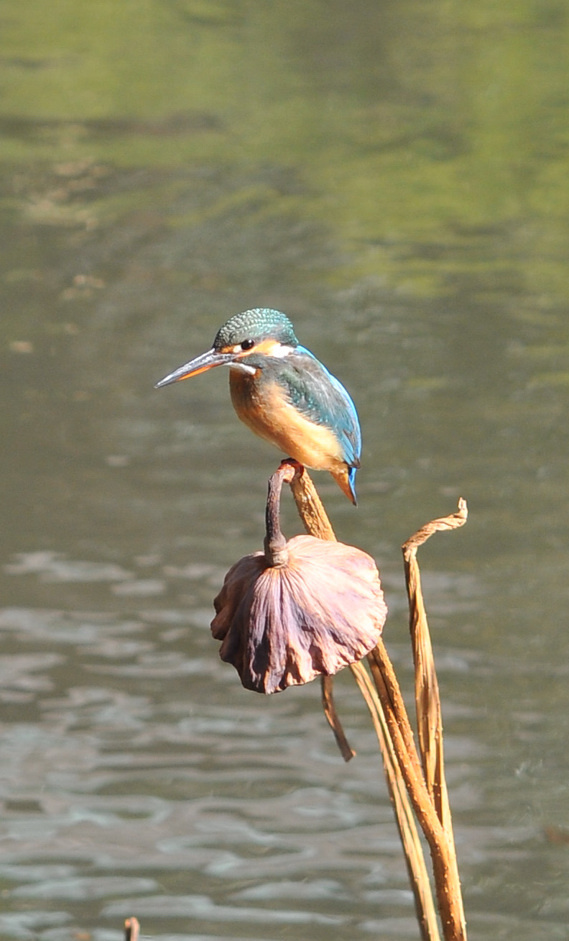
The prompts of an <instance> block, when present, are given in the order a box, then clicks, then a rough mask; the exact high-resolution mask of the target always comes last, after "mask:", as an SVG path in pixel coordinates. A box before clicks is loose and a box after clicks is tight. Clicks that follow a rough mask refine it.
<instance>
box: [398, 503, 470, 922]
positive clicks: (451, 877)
mask: <svg viewBox="0 0 569 941" xmlns="http://www.w3.org/2000/svg"><path fill="white" fill-rule="evenodd" d="M467 518H468V509H467V505H466V501H465V500H464V499H462V497H461V498H460V500H459V501H458V511H457V512H456V513H453V514H451V515H450V516H445V517H440V518H439V519H435V520H432V521H431V522H429V523H427V524H426V525H425V526H422V527H421V529H419V530H418V531H417V532H416V533H415V534H414V535H413V536H411V538H410V539H408V540H407V541H406V542H405V543H404V544H403V546H402V551H403V560H404V566H405V580H406V584H407V594H408V598H409V627H410V632H411V645H412V649H413V662H414V665H415V707H416V712H417V731H418V740H419V751H420V753H421V761H422V765H423V771H424V775H425V783H426V786H427V789H428V792H429V794H430V796H431V799H432V802H433V807H434V809H435V811H436V814H437V817H438V819H439V820H440V822H441V824H442V826H443V830H444V833H445V837H446V851H445V854H444V856H439V855H438V854H437V855H433V867H434V872H435V880H436V882H437V892H438V893H440V894H443V895H444V894H445V893H447V894H446V895H445V898H447V897H448V887H449V886H450V885H454V886H455V893H456V899H455V900H454V902H453V909H452V912H448V913H447V916H446V918H447V921H446V923H445V916H444V909H443V908H441V901H440V898H439V908H440V911H441V916H443V926H445V925H446V930H445V938H446V937H447V936H448V937H449V938H452V939H454V938H455V937H458V938H465V937H466V926H465V921H464V911H463V907H462V894H461V891H460V880H459V875H458V863H457V859H456V849H455V843H454V836H453V828H452V817H451V811H450V804H449V800H448V791H447V786H446V778H445V773H444V751H443V726H442V715H441V703H440V694H439V685H438V680H437V674H436V668H435V660H434V655H433V648H432V643H431V636H430V632H429V625H428V621H427V613H426V610H425V604H424V600H423V592H422V588H421V573H420V570H419V564H418V562H417V550H418V548H419V546H421V545H423V543H424V542H426V541H427V539H429V538H430V536H432V535H433V533H436V532H443V531H449V530H452V529H456V528H458V527H459V526H463V525H464V523H465V522H466V520H467ZM439 882H440V885H439ZM451 918H452V920H453V921H454V922H456V924H455V926H454V927H453V928H452V932H459V933H458V934H455V933H451V927H450V919H451ZM447 931H448V932H449V933H448V935H447V933H446V932H447Z"/></svg>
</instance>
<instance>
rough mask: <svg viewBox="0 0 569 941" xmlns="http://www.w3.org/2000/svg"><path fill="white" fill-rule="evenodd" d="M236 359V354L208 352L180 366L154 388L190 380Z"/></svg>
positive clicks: (212, 350)
mask: <svg viewBox="0 0 569 941" xmlns="http://www.w3.org/2000/svg"><path fill="white" fill-rule="evenodd" d="M234 359H235V354H234V353H218V352H217V351H216V350H214V349H211V350H208V351H207V353H202V354H201V356H196V358H195V359H191V360H190V362H189V363H185V364H184V365H183V366H179V367H178V369H175V370H174V372H171V373H169V374H168V375H167V376H164V378H163V379H161V380H160V382H157V383H156V385H155V386H154V388H155V389H161V388H162V387H163V386H169V385H171V383H172V382H179V381H180V380H181V379H190V378H191V376H197V375H198V374H199V373H200V372H206V370H208V369H213V367H214V366H226V365H227V364H228V363H231V362H232V360H234Z"/></svg>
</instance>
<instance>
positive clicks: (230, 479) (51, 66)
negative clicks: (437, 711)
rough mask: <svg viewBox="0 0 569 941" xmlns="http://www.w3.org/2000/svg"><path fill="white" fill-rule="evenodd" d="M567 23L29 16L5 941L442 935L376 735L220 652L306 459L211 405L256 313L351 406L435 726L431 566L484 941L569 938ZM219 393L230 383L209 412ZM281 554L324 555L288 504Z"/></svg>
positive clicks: (17, 145) (378, 552)
mask: <svg viewBox="0 0 569 941" xmlns="http://www.w3.org/2000/svg"><path fill="white" fill-rule="evenodd" d="M567 29H568V19H567V11H566V9H565V7H564V6H563V5H562V4H555V3H552V4H543V3H537V2H534V3H531V2H527V3H521V2H506V3H505V4H501V5H500V7H499V8H497V7H496V5H495V4H491V3H481V4H478V5H476V7H475V8H474V7H472V8H471V7H468V8H461V7H457V6H456V5H452V4H451V5H449V4H443V3H441V2H434V3H430V4H422V3H416V2H411V0H404V2H402V3H398V4H391V3H387V2H381V3H377V2H373V3H372V2H365V0H362V2H361V3H356V4H351V5H346V4H343V3H339V2H331V3H326V4H323V3H320V2H317V0H308V2H307V0H304V2H303V3H302V4H299V3H296V2H292V3H291V2H287V3H285V2H276V3H273V4H264V3H261V2H255V0H253V2H249V3H229V2H223V0H204V2H200V3H198V2H195V0H183V2H182V0H180V2H177V0H176V2H172V3H169V2H163V0H148V2H147V3H145V4H140V3H136V4H135V3H134V2H126V3H118V2H117V0H106V2H105V3H99V4H95V5H83V6H81V5H80V6H79V7H78V6H77V5H76V4H75V3H73V2H72V0H61V2H59V3H57V4H55V5H50V6H49V9H48V7H46V6H45V4H44V3H43V0H30V2H29V3H28V4H26V5H25V11H24V5H21V4H19V3H16V2H15V0H8V2H7V3H5V4H4V7H3V13H2V30H1V31H0V89H1V99H0V161H1V168H2V179H1V181H0V237H1V241H2V246H3V248H2V253H1V255H0V295H1V296H0V302H1V307H2V316H1V318H0V367H1V368H0V389H1V392H2V399H3V404H2V409H1V413H0V435H1V440H2V448H1V462H2V500H1V505H2V521H1V525H0V563H1V572H0V588H1V592H2V595H1V599H0V638H1V645H0V700H1V705H0V810H1V815H0V880H1V884H0V937H1V938H6V939H7V941H8V939H41V941H78V939H88V938H92V939H94V941H111V939H114V938H120V937H121V934H122V923H123V921H124V919H125V917H127V916H129V915H136V916H137V917H138V918H139V919H140V921H141V924H142V931H143V935H144V937H148V938H159V939H162V941H174V939H179V941H181V939H184V941H216V939H219V941H231V939H245V938H246V939H249V941H305V939H307V938H311V939H313V941H319V939H324V938H326V939H327V941H328V939H338V941H353V939H362V941H364V939H366V938H381V939H382V941H390V939H393V941H397V939H406V938H409V939H415V938H417V937H418V930H417V925H416V921H415V917H414V910H413V901H412V896H411V893H410V890H409V887H408V883H407V877H406V870H405V865H404V863H403V860H402V855H401V849H400V846H399V841H398V836H397V833H396V829H395V826H394V823H393V819H392V812H391V808H390V805H389V801H388V799H387V795H386V791H385V785H384V782H383V777H382V769H381V766H380V762H379V757H378V753H377V745H376V743H375V740H374V734H373V731H372V729H371V726H370V723H369V719H368V716H367V714H366V709H365V706H364V704H363V702H361V701H360V698H359V696H358V694H357V691H356V688H355V686H354V684H353V683H352V681H351V679H350V677H349V676H347V675H341V676H340V677H339V678H338V680H337V682H336V694H337V700H338V707H339V710H340V713H341V716H342V719H343V722H344V725H345V728H346V731H347V733H348V737H349V739H350V742H351V744H352V745H353V746H354V747H355V748H356V750H357V752H358V754H357V757H356V758H355V759H354V760H353V761H352V762H351V763H350V764H349V765H345V764H344V763H343V762H342V760H341V758H340V756H339V754H338V752H337V749H336V745H335V742H334V740H333V738H332V736H331V733H330V731H329V729H328V727H327V725H326V722H325V720H324V717H323V715H322V711H321V706H320V689H319V685H318V684H317V683H313V684H310V685H308V686H306V687H303V688H300V689H296V690H289V691H287V692H286V693H282V694H277V695H276V696H273V697H268V698H265V697H262V696H259V695H257V694H254V693H251V692H246V691H245V690H243V689H241V687H240V685H239V680H238V677H237V674H236V673H235V672H234V670H233V669H232V668H231V667H230V666H228V665H226V664H222V663H221V662H220V661H219V658H218V654H217V644H216V642H214V641H213V640H212V638H211V636H210V632H209V623H210V620H211V617H212V613H213V611H212V599H213V597H214V596H215V595H216V594H217V592H218V590H219V587H220V585H221V582H222V580H223V576H224V573H225V571H226V570H227V569H228V568H229V566H230V565H231V564H232V563H233V562H235V561H236V560H237V559H238V558H239V557H241V556H242V555H244V554H246V553H248V552H250V551H253V550H255V549H257V548H260V546H261V543H262V536H263V513H264V500H265V488H266V480H267V477H268V475H269V474H270V473H271V472H272V471H273V469H274V468H275V467H276V464H277V462H278V454H277V452H276V451H272V450H271V448H270V447H269V446H268V445H266V444H265V443H263V442H261V441H259V440H257V439H254V438H253V437H252V436H251V435H250V433H249V432H248V431H247V429H245V428H244V426H242V425H240V424H239V422H238V421H237V419H236V417H235V416H234V414H233V411H232V409H231V406H230V403H229V397H228V391H227V376H226V375H225V374H223V372H222V371H221V370H218V371H214V372H213V373H210V374H208V375H205V376H202V377H199V378H198V379H195V380H193V381H192V382H189V383H183V384H181V385H180V386H176V387H174V388H168V389H164V390H161V391H160V392H156V391H155V390H154V389H153V384H154V382H155V381H156V380H157V379H158V378H160V376H162V375H164V374H165V373H166V372H168V371H170V370H171V369H173V368H174V367H175V366H177V365H179V364H180V363H181V362H184V361H185V360H187V359H189V358H190V357H191V356H193V355H194V354H197V353H199V352H202V351H203V350H205V349H207V348H208V347H209V346H210V345H211V341H212V338H213V336H214V334H215V332H216V330H217V328H218V327H219V326H220V324H221V323H222V322H223V321H224V320H225V319H227V317H228V316H230V315H231V314H233V313H236V312H238V311H239V310H242V309H245V308H246V307H249V306H259V305H270V306H275V307H279V308H281V309H284V310H286V311H287V313H289V315H290V316H291V317H292V319H293V320H294V323H295V326H296V328H297V332H298V334H299V336H300V338H301V341H302V342H303V343H304V344H305V345H307V346H309V347H310V348H311V349H313V350H314V351H315V352H316V353H317V354H318V355H319V356H320V357H321V358H322V359H323V360H324V362H326V364H327V365H328V366H329V367H330V368H331V369H332V370H333V371H334V372H335V373H336V374H338V375H339V376H340V377H341V379H342V380H343V381H344V382H345V384H346V385H347V386H348V387H349V389H350V391H351V392H352V394H353V397H354V399H355V401H356V403H357V405H358V410H359V412H360V416H361V420H362V427H363V436H364V454H363V466H362V469H361V471H360V472H359V473H358V494H359V499H360V506H359V508H358V509H357V510H354V509H353V508H352V507H351V506H350V505H349V503H348V502H347V501H346V500H345V499H344V497H343V496H342V494H341V493H340V491H339V490H338V488H337V487H336V485H335V484H334V483H333V482H332V481H331V480H329V479H328V478H327V477H326V475H322V474H316V475H315V479H316V483H317V486H318V488H319V491H320V493H321V495H322V497H323V499H324V501H325V503H326V506H327V508H328V510H329V513H330V516H331V518H332V521H333V523H334V526H335V528H336V530H337V533H338V536H339V538H341V539H342V540H344V541H346V542H350V543H354V544H357V545H359V546H361V547H362V548H364V549H365V550H366V551H368V552H371V553H372V554H373V555H374V556H375V558H376V559H377V561H378V564H379V567H380V570H381V573H382V578H383V581H384V587H385V591H386V597H387V601H388V604H389V608H390V617H389V619H388V622H387V625H386V629H385V640H386V644H387V646H388V649H389V652H390V654H391V656H392V658H393V661H394V663H395V666H396V669H397V672H398V674H399V676H400V680H401V682H402V685H403V687H404V689H405V691H406V692H407V693H409V692H410V691H411V689H412V675H411V666H410V654H409V648H408V641H407V627H406V602H405V593H404V584H403V576H402V570H401V564H400V550H399V546H400V545H401V543H402V542H403V540H404V539H405V538H407V537H408V536H409V535H410V534H411V533H412V532H413V531H414V530H415V529H416V528H418V526H419V525H421V524H422V523H423V522H425V521H426V520H428V519H430V518H432V517H434V516H440V515H445V514H447V513H450V512H453V510H454V508H455V507H456V502H457V499H458V497H459V496H464V497H466V498H467V500H468V503H469V507H470V519H469V522H468V524H467V526H466V527H465V528H464V529H462V530H460V531H458V532H455V533H452V534H443V535H440V536H437V537H435V538H434V539H433V540H432V541H431V542H430V543H429V545H428V546H426V547H425V548H424V549H423V550H422V551H421V554H420V559H421V564H422V568H423V573H424V580H425V593H426V600H427V606H428V611H429V616H430V623H431V628H432V632H433V637H434V642H435V649H436V657H437V665H438V669H439V680H440V684H441V691H442V697H443V709H444V720H445V741H446V755H447V763H448V783H449V790H450V797H451V804H452V808H453V813H454V821H455V829H456V835H457V844H458V853H459V863H460V870H461V877H462V882H463V886H464V894H465V904H466V912H467V919H468V926H469V938H470V939H471V941H472V939H474V941H486V939H488V938H493V939H507V941H566V939H567V938H569V927H568V926H569V901H568V893H567V884H568V875H569V836H568V834H569V809H568V808H569V802H568V789H567V779H568V773H569V769H568V759H567V735H568V731H569V723H568V719H567V716H568V715H569V683H568V675H569V658H568V655H569V640H568V634H567V628H566V623H567V602H568V597H569V591H568V584H569V582H568V578H567V541H568V539H567V533H568V528H569V514H568V511H567V443H568V436H567V430H566V426H567V421H566V415H567V411H568V406H569V402H568V398H569V392H568V390H569V318H568V315H569V305H568V300H569V283H568V278H567V255H568V247H569V227H568V223H567V218H568V216H567V208H568V204H569V183H568V180H569V167H568V166H567V162H568V156H567V131H566V126H567V125H566V117H567V78H568V76H567V57H566V49H567ZM220 373H221V375H220ZM284 527H285V529H286V531H287V533H288V534H289V535H292V534H294V533H295V532H298V531H299V530H300V525H299V523H298V521H297V519H296V517H295V513H294V511H293V509H292V507H291V506H290V505H289V503H288V502H287V501H286V500H285V512H284Z"/></svg>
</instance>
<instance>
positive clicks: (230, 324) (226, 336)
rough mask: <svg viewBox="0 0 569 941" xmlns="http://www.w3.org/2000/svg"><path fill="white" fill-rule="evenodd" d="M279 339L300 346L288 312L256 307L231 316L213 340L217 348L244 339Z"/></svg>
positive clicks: (232, 344)
mask: <svg viewBox="0 0 569 941" xmlns="http://www.w3.org/2000/svg"><path fill="white" fill-rule="evenodd" d="M267 339H271V340H277V341H278V342H279V343H282V344H283V346H293V347H294V346H298V340H297V338H296V335H295V332H294V327H293V325H292V324H291V322H290V320H289V319H288V317H287V316H286V314H282V313H281V312H280V310H271V309H270V308H268V307H255V308H253V309H252V310H245V311H243V313H242V314H236V315H235V316H234V317H231V319H230V320H228V321H227V323H224V324H223V327H220V328H219V330H218V331H217V334H216V336H215V340H214V341H213V348H214V349H215V350H222V349H225V348H226V347H228V346H237V345H239V344H240V343H243V341H244V340H254V341H255V343H259V342H260V341H261V340H267Z"/></svg>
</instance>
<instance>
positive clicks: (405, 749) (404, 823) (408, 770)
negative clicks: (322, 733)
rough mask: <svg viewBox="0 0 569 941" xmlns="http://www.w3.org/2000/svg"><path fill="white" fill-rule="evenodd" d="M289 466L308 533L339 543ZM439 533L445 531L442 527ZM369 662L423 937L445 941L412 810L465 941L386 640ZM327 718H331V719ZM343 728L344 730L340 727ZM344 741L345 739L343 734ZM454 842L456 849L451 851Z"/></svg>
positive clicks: (309, 489) (444, 910)
mask: <svg viewBox="0 0 569 941" xmlns="http://www.w3.org/2000/svg"><path fill="white" fill-rule="evenodd" d="M286 463H288V464H289V466H294V467H295V473H294V476H293V477H292V480H291V481H290V485H291V489H292V492H293V496H294V498H295V501H296V505H297V509H298V512H299V515H300V518H301V520H302V521H303V523H304V525H305V528H306V530H307V532H309V533H311V534H312V535H318V536H319V537H320V538H321V539H328V540H332V539H335V538H336V537H335V535H334V531H333V529H332V526H331V524H330V521H329V520H328V517H327V515H326V512H325V510H324V507H323V506H322V503H321V501H320V499H319V497H318V495H317V493H316V490H315V488H314V485H313V484H312V481H311V479H310V477H309V475H308V473H307V472H306V470H305V469H304V468H303V467H302V466H301V465H296V462H292V461H289V462H286ZM439 528H443V523H442V522H441V524H440V526H439ZM446 528H451V524H448V525H447V526H446ZM432 531H434V530H432ZM422 533H423V531H421V534H422ZM428 535H430V531H429V532H427V535H425V536H424V538H428ZM420 538H421V537H419V539H420ZM423 541H424V540H423ZM418 545H420V541H419V542H416V543H415V542H413V546H414V547H415V549H414V551H415V552H416V546H418ZM368 661H369V663H370V668H371V671H372V676H373V680H374V684H375V687H374V686H373V685H372V684H371V681H370V678H369V674H368V673H367V671H366V670H365V668H364V666H363V664H361V663H358V664H353V665H352V667H351V669H352V672H353V674H354V676H355V679H356V682H357V683H358V686H359V688H360V691H361V693H362V695H363V697H364V700H365V701H366V703H367V705H368V708H369V710H370V713H371V716H372V721H373V723H374V726H375V729H376V732H377V735H378V740H379V744H380V748H381V751H382V755H383V759H384V766H385V773H386V778H387V783H388V788H389V793H390V795H391V799H392V802H393V806H394V810H395V816H396V821H397V825H398V828H399V832H400V836H401V841H402V845H403V851H404V854H405V860H406V864H407V869H408V872H409V876H410V881H411V885H412V888H413V892H414V896H415V907H416V911H417V917H418V921H419V926H420V929H421V934H422V937H423V939H424V941H438V939H439V937H440V936H439V932H438V925H437V918H436V913H435V907H434V903H433V897H432V892H431V887H430V883H429V879H428V875H427V869H426V864H425V859H424V855H423V851H422V847H421V843H420V840H419V836H418V833H417V828H416V825H415V819H414V817H413V811H412V810H411V806H412V808H413V810H414V812H415V815H416V817H417V820H418V821H419V823H420V825H421V828H422V829H423V832H424V833H425V836H426V839H427V842H428V844H429V848H430V851H431V857H432V861H433V870H434V876H435V886H436V891H437V901H438V906H439V912H440V916H441V921H442V925H443V932H444V937H445V941H466V933H465V927H464V915H463V911H462V899H461V893H460V883H459V881H458V871H457V869H456V855H455V853H454V844H453V842H452V834H450V837H449V834H448V833H447V832H446V831H445V829H444V828H443V825H442V822H441V820H440V818H439V816H438V815H437V813H436V811H435V810H434V807H433V802H432V799H431V794H430V792H429V790H428V788H427V786H426V783H425V778H424V775H423V769H422V764H421V761H420V759H419V757H418V755H417V749H416V746H415V740H414V736H413V731H412V729H411V725H410V722H409V718H408V715H407V710H406V708H405V704H404V702H403V697H402V695H401V691H400V689H399V684H398V682H397V678H396V676H395V673H394V671H393V667H392V665H391V661H390V660H389V657H388V655H387V651H386V650H385V646H384V644H383V642H382V640H381V639H380V641H379V643H378V645H377V646H376V647H375V648H374V650H372V651H371V653H370V654H368ZM331 686H332V681H331V679H329V680H327V688H326V689H324V687H323V698H324V699H325V701H326V699H327V700H328V701H331ZM325 711H326V710H325ZM327 717H328V718H329V715H328V714H327ZM329 721H330V718H329ZM338 723H339V720H338V719H337V716H336V718H335V720H334V722H331V724H332V728H333V730H334V734H335V735H336V738H337V740H338V735H337V729H338ZM339 728H340V729H341V726H339ZM341 735H342V736H343V732H342V733H341ZM340 742H342V738H340ZM346 746H347V749H348V750H349V753H350V754H351V752H352V750H351V749H350V748H349V745H347V742H346V741H345V736H344V738H343V745H342V744H340V750H341V751H342V754H343V756H344V758H345V759H346V754H347V752H346V751H345V748H346ZM346 760H347V759H346ZM449 819H450V818H449ZM449 839H450V844H452V848H450V847H449Z"/></svg>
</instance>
